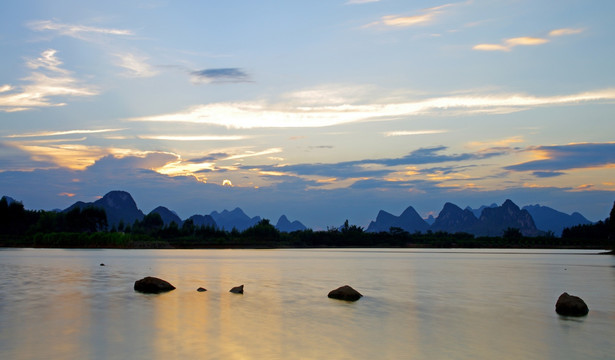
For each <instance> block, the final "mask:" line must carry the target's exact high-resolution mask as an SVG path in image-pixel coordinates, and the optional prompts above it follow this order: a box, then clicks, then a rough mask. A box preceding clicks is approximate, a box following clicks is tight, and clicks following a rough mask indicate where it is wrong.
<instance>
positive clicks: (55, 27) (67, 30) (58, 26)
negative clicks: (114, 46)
mask: <svg viewBox="0 0 615 360" xmlns="http://www.w3.org/2000/svg"><path fill="white" fill-rule="evenodd" d="M27 26H28V27H29V28H30V29H32V30H34V31H51V32H55V33H57V34H58V35H63V36H69V37H73V38H76V39H80V40H91V37H92V36H93V35H113V36H132V35H134V33H133V32H132V31H131V30H126V29H113V28H101V27H94V26H87V25H74V24H63V23H60V22H57V21H54V20H38V21H31V22H29V23H28V24H27Z"/></svg>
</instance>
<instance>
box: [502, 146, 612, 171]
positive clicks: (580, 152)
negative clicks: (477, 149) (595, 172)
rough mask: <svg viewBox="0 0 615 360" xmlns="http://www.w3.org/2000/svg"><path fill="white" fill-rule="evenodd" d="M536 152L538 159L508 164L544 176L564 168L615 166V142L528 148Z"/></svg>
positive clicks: (513, 167) (508, 167) (510, 167)
mask: <svg viewBox="0 0 615 360" xmlns="http://www.w3.org/2000/svg"><path fill="white" fill-rule="evenodd" d="M525 151H527V152H530V153H536V154H537V155H536V156H537V157H539V159H538V160H532V161H527V162H524V163H520V164H516V165H511V166H507V167H505V168H504V169H506V170H512V171H533V172H534V174H536V173H537V174H538V176H539V177H540V175H542V177H544V175H545V174H547V173H557V172H559V171H562V170H573V169H586V168H605V167H607V168H611V167H615V143H583V144H570V145H553V146H536V147H531V148H528V149H526V150H525Z"/></svg>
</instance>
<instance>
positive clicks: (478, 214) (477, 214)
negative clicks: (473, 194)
mask: <svg viewBox="0 0 615 360" xmlns="http://www.w3.org/2000/svg"><path fill="white" fill-rule="evenodd" d="M494 207H498V204H496V203H493V204H491V205H489V206H487V205H482V206H481V207H479V208H478V209H472V208H471V207H469V206H468V207H466V210H470V211H471V212H472V213H473V214H474V216H476V218H477V219H478V218H480V216H481V215H482V214H483V210H484V209H486V208H494Z"/></svg>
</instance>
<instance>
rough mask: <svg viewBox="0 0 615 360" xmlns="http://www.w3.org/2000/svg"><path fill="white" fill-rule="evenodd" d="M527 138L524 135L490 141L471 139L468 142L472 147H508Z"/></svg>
mask: <svg viewBox="0 0 615 360" xmlns="http://www.w3.org/2000/svg"><path fill="white" fill-rule="evenodd" d="M524 141H525V140H524V139H523V137H522V136H513V137H509V138H506V139H500V140H490V141H471V142H469V143H468V146H470V147H481V148H484V147H507V146H511V145H513V144H519V143H523V142H524Z"/></svg>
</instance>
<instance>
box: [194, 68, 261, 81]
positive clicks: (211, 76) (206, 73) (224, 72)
mask: <svg viewBox="0 0 615 360" xmlns="http://www.w3.org/2000/svg"><path fill="white" fill-rule="evenodd" d="M190 75H191V76H192V81H193V82H194V83H197V84H210V83H242V82H250V76H249V75H248V74H247V73H246V72H245V71H243V70H242V69H239V68H220V69H204V70H198V71H193V72H191V73H190Z"/></svg>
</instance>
